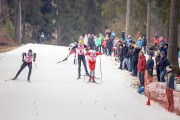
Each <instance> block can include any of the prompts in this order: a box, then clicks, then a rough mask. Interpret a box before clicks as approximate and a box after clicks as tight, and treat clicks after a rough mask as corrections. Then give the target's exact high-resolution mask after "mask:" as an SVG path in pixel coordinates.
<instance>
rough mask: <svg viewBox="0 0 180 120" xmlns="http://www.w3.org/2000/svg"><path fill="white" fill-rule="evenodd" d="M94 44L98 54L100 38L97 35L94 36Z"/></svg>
mask: <svg viewBox="0 0 180 120" xmlns="http://www.w3.org/2000/svg"><path fill="white" fill-rule="evenodd" d="M94 42H95V50H96V52H98V50H99V44H98V37H97V35H95V36H94Z"/></svg>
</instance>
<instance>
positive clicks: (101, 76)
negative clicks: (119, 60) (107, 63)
mask: <svg viewBox="0 0 180 120" xmlns="http://www.w3.org/2000/svg"><path fill="white" fill-rule="evenodd" d="M99 59H100V72H101V83H102V69H101V57H100V55H99Z"/></svg>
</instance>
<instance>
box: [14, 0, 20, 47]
mask: <svg viewBox="0 0 180 120" xmlns="http://www.w3.org/2000/svg"><path fill="white" fill-rule="evenodd" d="M15 42H16V43H18V44H21V0H15Z"/></svg>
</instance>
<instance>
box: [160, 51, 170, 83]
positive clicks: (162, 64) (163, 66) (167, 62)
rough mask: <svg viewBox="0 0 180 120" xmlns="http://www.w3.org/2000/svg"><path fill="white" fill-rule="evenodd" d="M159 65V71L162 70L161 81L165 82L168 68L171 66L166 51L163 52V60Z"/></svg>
mask: <svg viewBox="0 0 180 120" xmlns="http://www.w3.org/2000/svg"><path fill="white" fill-rule="evenodd" d="M159 63H160V67H159V69H160V81H161V82H165V79H164V77H165V74H166V67H167V66H168V65H170V64H169V61H168V59H167V58H166V56H165V52H164V51H162V52H161V59H160V62H159Z"/></svg>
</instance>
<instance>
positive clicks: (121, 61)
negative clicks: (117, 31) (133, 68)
mask: <svg viewBox="0 0 180 120" xmlns="http://www.w3.org/2000/svg"><path fill="white" fill-rule="evenodd" d="M123 60H124V59H123V57H120V66H119V68H120V69H122V63H123Z"/></svg>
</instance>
